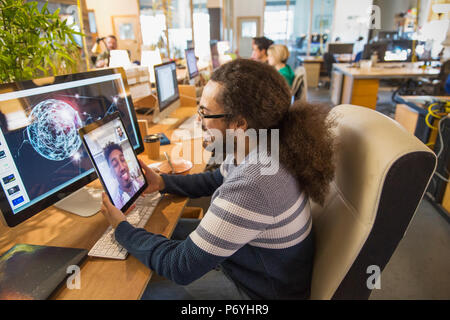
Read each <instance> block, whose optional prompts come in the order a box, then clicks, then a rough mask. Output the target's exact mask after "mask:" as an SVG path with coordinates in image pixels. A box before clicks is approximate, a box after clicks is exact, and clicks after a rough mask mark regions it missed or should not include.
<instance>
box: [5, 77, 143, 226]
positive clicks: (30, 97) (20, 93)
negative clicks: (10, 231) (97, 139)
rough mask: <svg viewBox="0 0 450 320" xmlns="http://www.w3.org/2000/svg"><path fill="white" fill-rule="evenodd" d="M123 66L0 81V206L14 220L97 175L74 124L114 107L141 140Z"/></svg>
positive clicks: (136, 142) (134, 141)
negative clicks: (32, 78) (35, 78)
mask: <svg viewBox="0 0 450 320" xmlns="http://www.w3.org/2000/svg"><path fill="white" fill-rule="evenodd" d="M124 78H125V73H124V71H123V69H104V70H98V71H93V72H84V73H78V74H72V75H65V76H57V77H54V78H44V79H37V80H33V81H24V82H16V83H12V84H3V85H0V124H1V132H0V162H1V169H0V184H1V187H2V188H1V191H0V209H1V210H2V213H3V215H4V216H5V218H6V219H5V220H7V223H8V225H15V224H18V223H20V222H22V221H23V220H25V219H27V218H29V217H31V216H33V215H34V214H36V213H38V212H40V211H42V210H43V209H45V208H47V207H48V206H50V205H52V204H54V203H55V202H57V201H59V200H61V199H62V198H64V197H66V196H67V195H69V194H70V193H73V192H74V191H76V190H78V189H79V188H81V187H83V186H84V185H86V184H88V183H89V182H91V181H93V180H94V179H96V178H97V175H96V173H95V170H94V168H93V167H92V164H91V161H90V159H89V157H88V154H87V151H86V150H85V148H84V147H83V145H82V141H81V139H80V137H79V135H78V129H79V128H81V127H83V126H85V125H87V124H90V123H91V122H94V121H96V120H99V119H102V118H103V117H104V116H106V115H108V114H111V113H113V112H115V111H118V112H119V113H120V115H121V116H122V119H123V121H124V123H125V130H126V131H127V133H128V135H129V137H130V142H131V145H132V146H133V148H134V149H135V150H136V152H137V153H140V152H142V150H143V144H142V138H141V136H140V133H139V129H138V128H139V127H138V124H137V120H136V114H135V112H134V107H133V104H132V101H131V98H130V96H129V90H128V87H127V85H126V83H125V82H124V81H123V79H124Z"/></svg>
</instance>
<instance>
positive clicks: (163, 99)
mask: <svg viewBox="0 0 450 320" xmlns="http://www.w3.org/2000/svg"><path fill="white" fill-rule="evenodd" d="M155 79H156V91H157V95H158V108H156V110H155V113H154V115H153V122H154V123H162V124H174V123H175V122H176V121H177V120H176V119H170V118H167V117H168V116H169V115H170V114H171V113H172V112H173V111H175V110H176V109H177V108H179V107H180V92H179V90H178V81H177V68H176V63H175V61H170V62H166V63H163V64H160V65H157V66H155Z"/></svg>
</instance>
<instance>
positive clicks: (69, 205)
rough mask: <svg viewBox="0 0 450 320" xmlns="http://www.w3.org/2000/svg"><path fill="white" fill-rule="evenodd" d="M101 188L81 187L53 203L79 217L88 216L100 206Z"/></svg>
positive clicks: (98, 209)
mask: <svg viewBox="0 0 450 320" xmlns="http://www.w3.org/2000/svg"><path fill="white" fill-rule="evenodd" d="M102 192H103V189H95V188H88V187H83V188H81V189H80V190H78V191H76V192H74V193H72V194H70V195H69V196H67V197H65V198H64V199H62V200H60V201H58V202H57V203H55V204H54V206H55V207H57V208H58V209H62V210H65V211H68V212H70V213H73V214H75V215H77V216H80V217H90V216H93V215H94V214H96V213H97V212H99V211H100V208H101V207H102Z"/></svg>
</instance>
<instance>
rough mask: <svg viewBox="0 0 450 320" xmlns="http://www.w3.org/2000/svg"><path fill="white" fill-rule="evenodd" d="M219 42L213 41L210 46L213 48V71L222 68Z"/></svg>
mask: <svg viewBox="0 0 450 320" xmlns="http://www.w3.org/2000/svg"><path fill="white" fill-rule="evenodd" d="M217 42H218V41H217V40H211V43H210V46H211V63H212V68H213V71H214V70H216V69H218V68H219V67H220V56H219V50H218V48H217Z"/></svg>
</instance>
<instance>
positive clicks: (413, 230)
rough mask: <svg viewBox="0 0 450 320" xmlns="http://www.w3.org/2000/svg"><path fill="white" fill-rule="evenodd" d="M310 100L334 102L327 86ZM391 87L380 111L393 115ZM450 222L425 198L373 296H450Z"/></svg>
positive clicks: (381, 97)
mask: <svg viewBox="0 0 450 320" xmlns="http://www.w3.org/2000/svg"><path fill="white" fill-rule="evenodd" d="M308 94H309V100H310V101H311V102H318V103H325V104H328V105H330V106H331V107H332V106H333V104H332V102H331V100H330V93H329V90H328V89H324V88H319V89H309V90H308ZM391 95H392V88H389V87H384V88H380V91H379V98H378V103H377V111H379V112H381V113H383V114H386V115H388V116H389V117H391V118H394V115H395V105H394V104H393V103H392V101H391ZM449 248H450V224H449V223H448V222H447V221H446V220H445V218H444V217H442V216H441V215H440V214H439V212H438V211H437V210H436V209H435V208H434V207H433V206H432V205H431V204H430V203H429V202H428V201H427V200H423V201H422V202H421V204H420V206H419V208H418V210H417V213H416V215H415V216H414V218H413V220H412V221H411V225H410V227H409V229H408V231H407V233H406V235H405V237H404V238H403V239H402V241H401V242H400V244H399V246H398V247H397V249H396V251H395V252H394V254H393V256H392V258H391V260H390V261H389V263H388V264H387V266H386V268H385V269H384V271H383V273H382V274H381V289H379V290H374V291H373V292H372V294H371V296H370V299H371V300H384V299H388V300H397V299H407V300H410V299H412V300H416V299H425V300H428V299H438V300H441V299H450V272H449V270H450V254H449V252H450V251H449Z"/></svg>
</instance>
